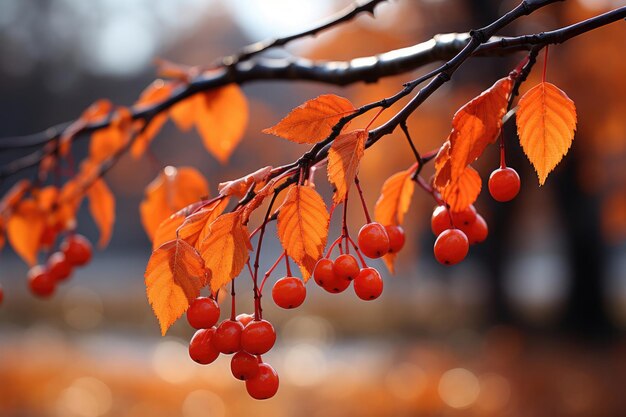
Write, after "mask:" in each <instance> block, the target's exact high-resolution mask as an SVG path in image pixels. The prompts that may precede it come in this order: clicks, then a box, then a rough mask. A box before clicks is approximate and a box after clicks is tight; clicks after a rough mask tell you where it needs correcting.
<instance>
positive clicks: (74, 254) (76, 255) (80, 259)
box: [61, 234, 92, 266]
mask: <svg viewBox="0 0 626 417" xmlns="http://www.w3.org/2000/svg"><path fill="white" fill-rule="evenodd" d="M61 251H62V252H63V253H65V258H66V259H67V261H68V262H69V263H70V264H72V265H74V266H83V265H85V264H86V263H88V262H89V261H90V260H91V252H92V250H91V243H89V240H87V238H86V237H85V236H83V235H78V234H75V235H71V236H68V237H67V238H66V239H65V240H64V241H63V243H61Z"/></svg>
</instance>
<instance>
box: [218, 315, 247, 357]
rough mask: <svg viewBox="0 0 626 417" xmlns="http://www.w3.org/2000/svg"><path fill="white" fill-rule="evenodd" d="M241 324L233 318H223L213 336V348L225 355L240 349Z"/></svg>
mask: <svg viewBox="0 0 626 417" xmlns="http://www.w3.org/2000/svg"><path fill="white" fill-rule="evenodd" d="M242 330H243V324H241V323H239V322H238V321H235V320H224V321H223V322H222V323H220V325H219V326H217V329H216V330H215V335H214V336H213V346H214V347H215V349H217V350H219V351H220V352H222V353H225V354H227V355H229V354H231V353H235V352H238V351H239V350H241V333H242Z"/></svg>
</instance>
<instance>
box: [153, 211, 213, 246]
mask: <svg viewBox="0 0 626 417" xmlns="http://www.w3.org/2000/svg"><path fill="white" fill-rule="evenodd" d="M205 204H206V202H205V201H196V202H194V203H192V204H189V205H188V206H186V207H184V208H182V209H180V210H178V211H177V212H176V213H174V214H172V215H171V216H169V217H168V218H167V219H165V220H163V221H162V222H161V224H159V227H158V228H157V230H156V231H155V232H154V239H153V240H152V250H155V249H156V248H158V247H159V246H161V245H162V244H164V243H165V242H169V241H170V240H176V239H177V238H178V235H177V233H176V232H177V230H178V228H179V227H180V226H181V225H182V224H183V223H184V222H185V219H186V218H187V216H190V215H191V214H193V213H195V212H196V211H197V210H199V209H200V208H202V207H203V206H204V205H205ZM183 240H185V239H183ZM187 243H189V241H187ZM189 244H190V245H191V246H193V243H189Z"/></svg>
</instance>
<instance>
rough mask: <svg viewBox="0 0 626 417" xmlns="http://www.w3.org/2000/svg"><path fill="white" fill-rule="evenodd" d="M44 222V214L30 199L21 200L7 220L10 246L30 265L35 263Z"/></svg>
mask: <svg viewBox="0 0 626 417" xmlns="http://www.w3.org/2000/svg"><path fill="white" fill-rule="evenodd" d="M45 224H46V217H45V214H44V213H43V212H42V211H41V210H40V208H39V206H38V204H37V202H36V201H35V200H32V199H28V200H23V201H22V202H21V203H20V204H19V205H18V206H17V207H16V208H15V211H14V212H13V214H12V215H11V217H9V220H8V222H7V235H8V238H9V242H10V243H11V246H13V249H14V250H15V252H16V253H17V254H18V255H19V256H20V257H21V258H22V259H24V261H25V262H27V263H28V264H29V265H31V266H32V265H34V264H35V263H37V252H38V251H39V247H40V240H41V234H42V233H43V229H44V227H45Z"/></svg>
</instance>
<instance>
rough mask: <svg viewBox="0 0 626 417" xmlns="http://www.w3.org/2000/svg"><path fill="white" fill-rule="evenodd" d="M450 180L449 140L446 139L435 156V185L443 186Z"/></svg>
mask: <svg viewBox="0 0 626 417" xmlns="http://www.w3.org/2000/svg"><path fill="white" fill-rule="evenodd" d="M450 180H451V170H450V141H449V140H446V141H445V142H444V143H443V145H441V148H439V152H437V156H436V157H435V180H434V183H435V186H436V187H437V188H443V187H445V186H446V185H447V184H448V183H449V182H450Z"/></svg>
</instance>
